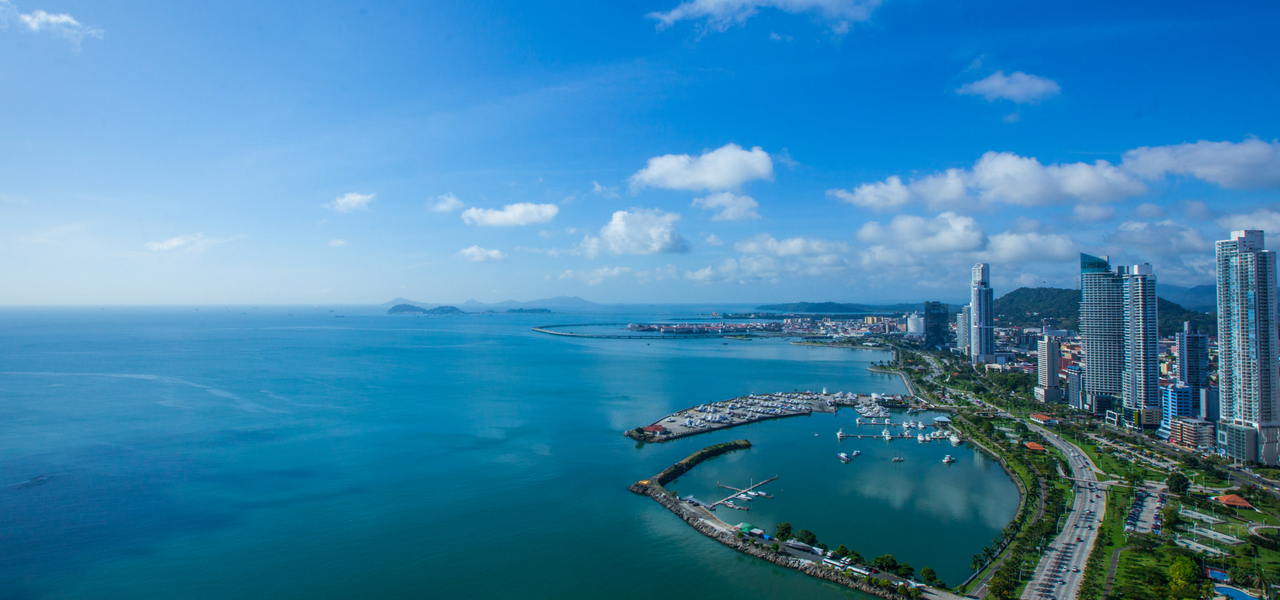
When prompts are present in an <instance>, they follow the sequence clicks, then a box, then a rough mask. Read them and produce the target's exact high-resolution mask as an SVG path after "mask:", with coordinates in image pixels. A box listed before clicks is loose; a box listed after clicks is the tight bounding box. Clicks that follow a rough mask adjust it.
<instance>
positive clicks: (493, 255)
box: [458, 246, 507, 262]
mask: <svg viewBox="0 0 1280 600" xmlns="http://www.w3.org/2000/svg"><path fill="white" fill-rule="evenodd" d="M506 257H507V255H506V254H503V253H502V251H501V250H486V249H484V248H481V247H480V246H472V247H470V248H463V249H462V250H459V251H458V258H465V259H467V260H469V261H471V262H485V261H491V260H502V259H504V258H506Z"/></svg>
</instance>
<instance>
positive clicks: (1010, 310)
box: [992, 286, 1218, 337]
mask: <svg viewBox="0 0 1280 600" xmlns="http://www.w3.org/2000/svg"><path fill="white" fill-rule="evenodd" d="M1170 287H1172V286H1170ZM1200 287H1211V286H1200ZM1182 289H1184V290H1185V289H1187V288H1182ZM1191 289H1195V288H1191ZM1160 291H1161V293H1163V292H1164V286H1161V288H1160ZM992 312H994V313H995V317H996V325H997V326H1003V327H1038V326H1039V325H1041V323H1042V320H1044V319H1047V320H1048V321H1049V323H1050V325H1052V326H1054V327H1058V328H1061V329H1071V330H1076V331H1078V330H1079V328H1080V290H1064V289H1060V288H1018V289H1016V290H1013V291H1012V292H1009V293H1008V294H1005V295H1004V296H1001V297H999V298H997V299H996V301H995V305H994V306H993V307H992ZM1156 315H1157V316H1156V319H1157V320H1158V322H1159V324H1158V327H1159V330H1160V337H1165V336H1168V335H1173V334H1175V333H1177V332H1178V331H1181V330H1182V323H1183V322H1184V321H1191V327H1192V329H1199V330H1200V331H1203V332H1206V333H1210V332H1213V331H1215V330H1216V329H1217V327H1218V321H1217V317H1216V316H1214V314H1213V313H1210V312H1201V311H1195V310H1188V309H1186V308H1183V307H1182V306H1181V305H1179V304H1177V303H1175V302H1171V301H1169V300H1167V299H1165V298H1163V297H1160V298H1157V301H1156Z"/></svg>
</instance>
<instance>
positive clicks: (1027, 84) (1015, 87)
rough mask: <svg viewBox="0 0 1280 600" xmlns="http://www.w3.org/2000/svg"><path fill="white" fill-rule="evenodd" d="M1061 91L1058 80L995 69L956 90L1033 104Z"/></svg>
mask: <svg viewBox="0 0 1280 600" xmlns="http://www.w3.org/2000/svg"><path fill="white" fill-rule="evenodd" d="M1061 92H1062V88H1061V87H1060V86H1059V85H1058V82H1056V81H1054V80H1052V79H1045V78H1044V77H1039V76H1036V75H1028V74H1026V73H1023V72H1022V71H1017V72H1015V73H1014V74H1012V75H1005V74H1004V71H996V72H995V73H992V74H991V75H988V76H987V77H986V78H984V79H979V80H978V81H974V82H972V83H966V84H964V85H962V86H960V89H957V90H956V93H957V94H961V95H965V96H982V97H983V98H986V99H987V100H990V101H995V100H1012V101H1014V102H1017V103H1018V104H1028V103H1031V104H1034V103H1036V102H1040V101H1041V100H1047V99H1049V98H1052V97H1054V96H1057V95H1058V94H1059V93H1061Z"/></svg>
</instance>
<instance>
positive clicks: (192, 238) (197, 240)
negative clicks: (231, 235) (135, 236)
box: [143, 233, 231, 252]
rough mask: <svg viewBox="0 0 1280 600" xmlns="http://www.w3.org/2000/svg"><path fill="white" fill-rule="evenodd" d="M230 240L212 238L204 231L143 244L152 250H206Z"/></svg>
mask: <svg viewBox="0 0 1280 600" xmlns="http://www.w3.org/2000/svg"><path fill="white" fill-rule="evenodd" d="M230 241H231V240H230V239H217V238H210V237H205V236H204V234H203V233H195V234H188V235H179V236H175V237H171V238H169V239H167V240H162V241H159V242H147V243H146V244H143V247H144V248H146V249H147V250H150V251H152V252H172V251H174V250H182V251H185V252H204V251H205V250H208V249H209V248H210V247H212V246H216V245H218V244H223V243H226V242H230Z"/></svg>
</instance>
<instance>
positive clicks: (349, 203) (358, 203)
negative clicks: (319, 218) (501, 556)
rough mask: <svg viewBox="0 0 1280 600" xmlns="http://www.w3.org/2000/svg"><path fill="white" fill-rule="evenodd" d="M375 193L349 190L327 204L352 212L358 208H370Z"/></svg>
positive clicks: (341, 210)
mask: <svg viewBox="0 0 1280 600" xmlns="http://www.w3.org/2000/svg"><path fill="white" fill-rule="evenodd" d="M374 196H375V194H358V193H356V192H348V193H346V194H343V195H341V196H338V197H337V198H334V199H333V202H330V203H328V204H326V205H325V206H327V207H329V208H332V209H333V210H336V211H338V212H344V213H345V212H351V211H353V210H356V209H357V208H358V209H360V210H369V203H370V202H373V197H374Z"/></svg>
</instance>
